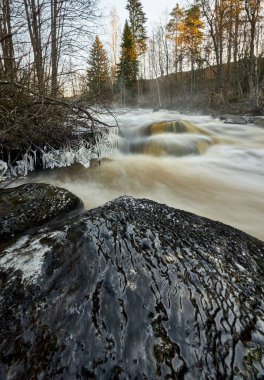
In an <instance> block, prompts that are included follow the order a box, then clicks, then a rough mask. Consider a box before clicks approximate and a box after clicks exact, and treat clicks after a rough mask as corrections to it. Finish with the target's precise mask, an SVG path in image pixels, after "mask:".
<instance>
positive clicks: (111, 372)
mask: <svg viewBox="0 0 264 380" xmlns="http://www.w3.org/2000/svg"><path fill="white" fill-rule="evenodd" d="M0 268H1V272H0V279H1V282H0V283H1V286H0V353H1V354H0V378H1V379H2V380H5V379H157V378H161V379H258V378H259V379H261V378H263V374H264V303H263V288H264V243H263V242H261V241H260V240H257V239H255V238H253V237H250V236H249V235H247V234H245V233H243V232H241V231H238V230H236V229H234V228H231V227H228V226H226V225H224V224H221V223H218V222H214V221H210V220H208V219H206V218H202V217H198V216H195V215H193V214H190V213H187V212H184V211H180V210H175V209H173V208H170V207H167V206H165V205H160V204H157V203H155V202H152V201H148V200H135V199H133V198H130V197H122V198H119V199H117V200H115V201H113V202H109V203H108V204H106V205H105V206H104V207H101V208H97V209H94V210H91V211H88V212H85V213H84V214H82V215H79V216H75V217H73V218H71V219H69V220H68V221H65V222H64V223H61V225H57V226H56V227H52V228H50V229H45V230H44V231H42V232H40V233H34V234H32V235H31V236H26V237H23V238H21V239H20V240H18V241H17V242H16V243H15V244H14V245H12V246H9V247H8V248H6V250H5V251H4V252H3V253H2V254H1V256H0Z"/></svg>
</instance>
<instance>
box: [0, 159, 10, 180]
mask: <svg viewBox="0 0 264 380" xmlns="http://www.w3.org/2000/svg"><path fill="white" fill-rule="evenodd" d="M7 169H8V166H7V163H6V162H5V161H3V160H0V180H1V179H3V178H4V175H5V174H6V172H7Z"/></svg>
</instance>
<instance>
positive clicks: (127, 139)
mask: <svg viewBox="0 0 264 380" xmlns="http://www.w3.org/2000/svg"><path fill="white" fill-rule="evenodd" d="M117 115H118V116H117V121H118V124H119V127H120V135H121V136H122V137H120V138H119V145H118V146H119V148H118V150H117V151H116V152H115V153H114V154H113V156H112V157H110V158H108V159H105V160H103V161H102V162H101V164H100V165H99V164H98V163H94V164H93V165H92V166H91V167H90V168H84V167H82V166H81V165H79V164H78V165H74V166H71V167H69V168H63V169H54V170H47V171H43V172H38V173H36V172H35V173H32V174H30V175H29V176H28V177H27V178H26V180H25V181H24V182H46V183H50V184H53V185H57V186H61V187H64V188H67V189H69V190H70V191H72V192H73V193H74V194H76V195H78V196H79V197H80V198H81V199H82V200H83V202H84V205H85V207H86V208H87V209H91V208H94V207H97V206H100V205H103V204H104V203H105V202H107V201H109V200H112V199H114V198H116V197H119V196H121V195H124V194H126V195H132V196H134V197H136V198H148V199H152V200H155V201H157V202H160V203H165V204H167V205H169V206H173V207H175V208H179V209H183V210H186V211H190V212H193V213H195V214H198V215H202V216H205V217H208V218H211V219H214V220H218V221H221V222H223V223H226V224H229V225H231V226H234V227H236V228H238V229H241V230H243V231H245V232H247V233H249V234H251V235H253V236H255V237H257V238H259V239H262V240H264V223H263V215H264V129H263V128H260V127H256V126H254V125H253V124H247V125H237V124H224V122H223V121H220V120H219V119H214V118H211V117H210V116H199V115H190V114H179V113H178V112H176V111H165V110H161V111H158V112H152V110H142V109H134V110H131V109H130V110H129V109H128V110H119V111H118V112H117ZM104 120H105V121H108V122H110V123H111V124H113V123H114V119H113V118H111V117H110V116H108V117H105V119H104ZM175 120H181V122H178V123H177V122H171V121H175ZM161 122H166V123H161ZM151 123H154V125H153V124H152V125H150V124H151Z"/></svg>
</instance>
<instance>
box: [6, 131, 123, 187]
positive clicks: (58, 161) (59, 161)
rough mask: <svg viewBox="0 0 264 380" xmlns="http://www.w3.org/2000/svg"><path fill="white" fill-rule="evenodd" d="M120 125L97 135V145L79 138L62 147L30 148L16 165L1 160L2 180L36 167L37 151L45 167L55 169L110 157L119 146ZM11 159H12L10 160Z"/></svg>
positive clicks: (86, 164) (87, 165) (87, 164)
mask: <svg viewBox="0 0 264 380" xmlns="http://www.w3.org/2000/svg"><path fill="white" fill-rule="evenodd" d="M117 139H118V127H111V128H109V129H107V130H106V131H100V135H99V134H97V135H96V142H95V145H92V146H91V144H90V143H89V142H88V141H87V140H84V139H82V140H79V142H78V144H76V143H75V144H72V145H66V146H64V147H62V148H60V149H54V148H53V147H52V146H50V145H46V146H45V147H44V148H43V149H40V148H38V151H37V150H36V149H34V150H33V149H30V150H28V151H27V152H26V153H24V154H23V157H22V159H21V160H18V161H16V163H15V165H11V164H10V162H8V163H7V162H5V161H3V160H0V180H1V179H2V180H3V179H5V178H8V177H17V176H26V175H27V174H28V172H29V171H33V170H35V168H36V162H37V152H38V155H40V159H41V164H42V168H43V169H54V168H62V167H65V166H70V165H72V164H74V163H80V164H82V165H83V166H84V167H86V168H88V167H89V166H90V162H91V160H92V159H97V160H101V159H102V158H106V157H109V156H110V155H111V154H112V153H113V151H114V150H115V149H116V148H117ZM9 161H10V160H9Z"/></svg>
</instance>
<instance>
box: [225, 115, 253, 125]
mask: <svg viewBox="0 0 264 380" xmlns="http://www.w3.org/2000/svg"><path fill="white" fill-rule="evenodd" d="M222 120H223V119H222ZM224 120H225V121H224V122H225V123H226V124H247V118H246V117H244V116H240V115H226V117H225V119H224Z"/></svg>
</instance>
